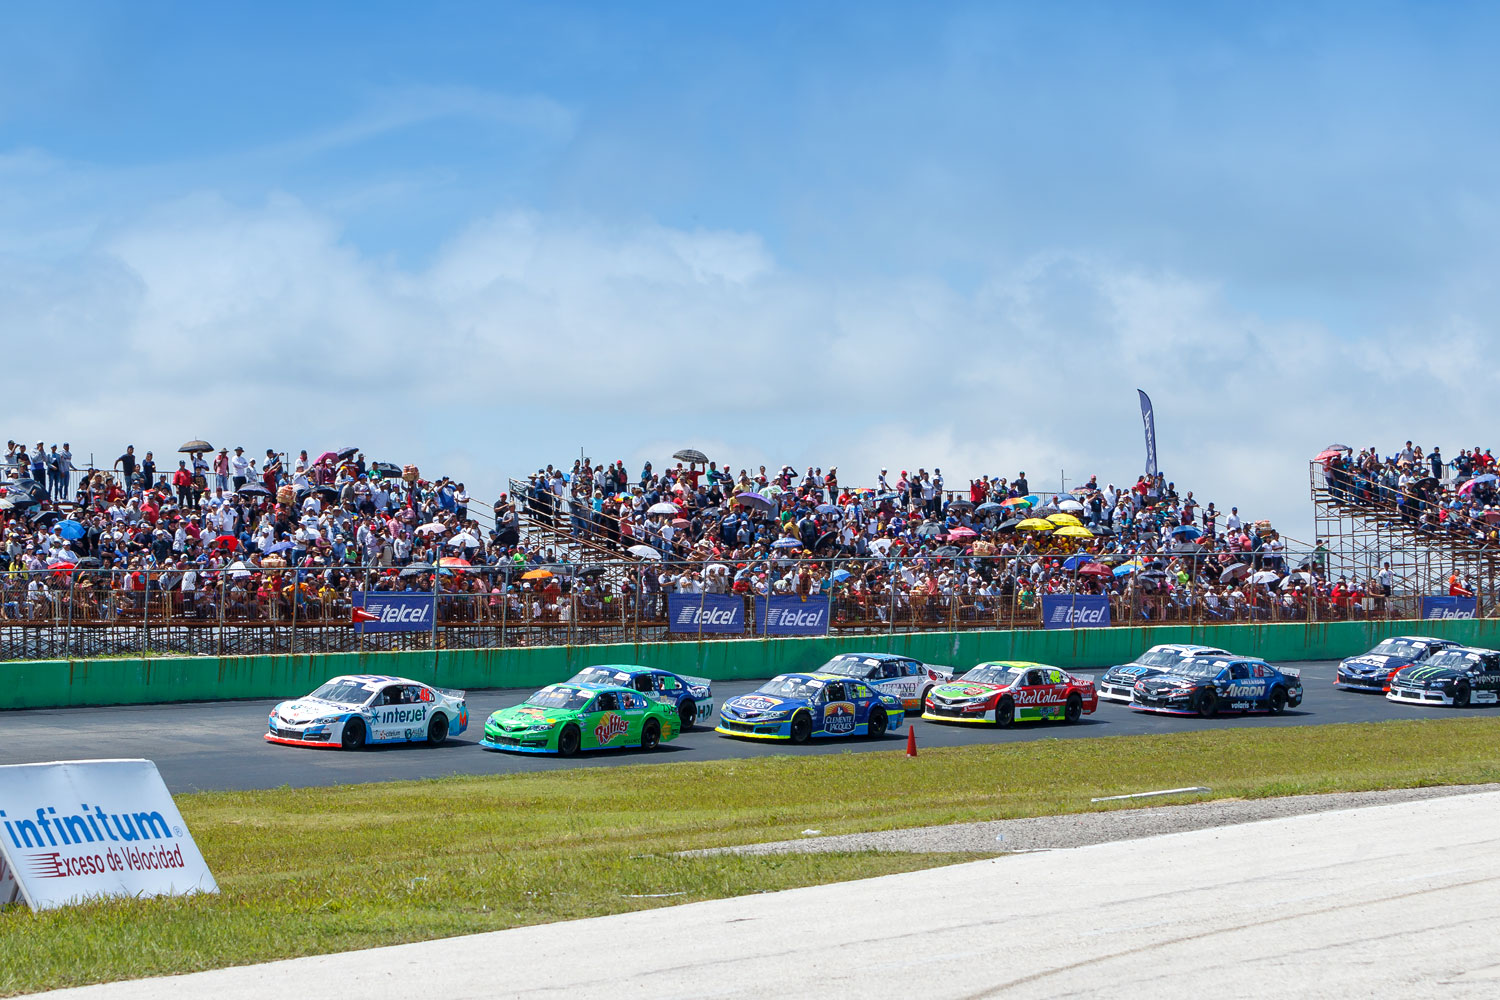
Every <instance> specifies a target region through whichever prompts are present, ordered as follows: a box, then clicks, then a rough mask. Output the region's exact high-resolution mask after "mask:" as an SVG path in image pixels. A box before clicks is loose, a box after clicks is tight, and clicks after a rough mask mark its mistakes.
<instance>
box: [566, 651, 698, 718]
mask: <svg viewBox="0 0 1500 1000" xmlns="http://www.w3.org/2000/svg"><path fill="white" fill-rule="evenodd" d="M568 683H570V684H613V685H617V686H619V687H627V688H630V689H631V690H632V691H640V692H641V693H642V694H644V695H645V696H646V697H648V698H655V699H656V700H657V701H660V702H663V703H664V704H667V705H670V706H672V709H673V710H674V711H675V712H676V713H677V721H678V723H679V724H680V725H681V726H682V730H683V732H686V731H687V730H689V729H692V728H693V726H694V725H695V724H697V723H700V722H701V723H705V724H706V723H707V722H708V721H709V720H710V719H712V718H713V717H714V692H713V686H712V684H711V683H710V682H709V680H708V679H707V678H704V677H684V676H683V675H682V674H674V673H672V671H670V670H658V669H657V668H655V667H642V666H639V665H637V664H626V663H603V664H600V665H598V666H593V667H584V668H583V669H582V670H580V671H579V672H578V673H576V674H574V675H573V677H572V679H571V680H569V681H568Z"/></svg>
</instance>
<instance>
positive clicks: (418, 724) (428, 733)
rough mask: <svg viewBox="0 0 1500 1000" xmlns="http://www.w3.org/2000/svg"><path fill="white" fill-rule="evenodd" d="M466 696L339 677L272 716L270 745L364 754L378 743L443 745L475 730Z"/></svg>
mask: <svg viewBox="0 0 1500 1000" xmlns="http://www.w3.org/2000/svg"><path fill="white" fill-rule="evenodd" d="M466 697H467V696H466V695H465V693H464V692H462V691H448V690H445V689H443V688H435V687H430V686H429V685H426V684H423V683H422V682H421V681H413V680H408V679H407V678H405V677H386V676H383V675H380V674H350V675H348V676H344V677H335V678H333V679H332V680H331V681H329V682H328V683H327V684H324V685H323V686H322V687H320V688H318V689H317V690H316V691H314V692H313V693H312V694H310V695H308V696H307V697H306V698H298V699H296V700H295V701H284V702H282V703H281V704H279V705H277V706H276V707H275V708H273V709H272V710H271V717H270V720H269V726H268V729H267V732H266V740H267V741H269V742H271V743H285V744H288V745H289V746H298V747H338V748H340V749H343V750H358V749H360V748H361V747H363V746H366V745H368V744H372V743H430V744H432V745H434V746H435V745H437V744H439V743H442V742H443V741H445V740H447V739H448V737H449V736H456V735H458V734H459V733H461V732H463V731H464V730H465V729H467V728H468V727H469V708H468V704H467V702H466V700H465V699H466Z"/></svg>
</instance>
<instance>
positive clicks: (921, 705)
mask: <svg viewBox="0 0 1500 1000" xmlns="http://www.w3.org/2000/svg"><path fill="white" fill-rule="evenodd" d="M931 697H932V685H931V684H929V685H927V686H926V687H924V688H923V689H922V700H921V701H919V702H917V711H918V712H925V711H927V699H928V698H931Z"/></svg>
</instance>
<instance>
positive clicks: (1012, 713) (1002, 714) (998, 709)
mask: <svg viewBox="0 0 1500 1000" xmlns="http://www.w3.org/2000/svg"><path fill="white" fill-rule="evenodd" d="M1015 721H1016V703H1015V702H1013V701H1011V700H1010V699H1009V698H1001V699H1000V704H998V705H996V706H995V725H997V726H999V727H1000V728H1001V729H1009V728H1010V726H1011V723H1013V722H1015Z"/></svg>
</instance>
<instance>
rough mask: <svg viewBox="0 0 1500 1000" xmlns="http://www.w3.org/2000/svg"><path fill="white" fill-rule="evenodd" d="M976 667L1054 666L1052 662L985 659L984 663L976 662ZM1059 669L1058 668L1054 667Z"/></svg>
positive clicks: (1022, 667)
mask: <svg viewBox="0 0 1500 1000" xmlns="http://www.w3.org/2000/svg"><path fill="white" fill-rule="evenodd" d="M974 666H975V667H1017V668H1019V669H1021V670H1026V669H1029V668H1031V667H1049V668H1050V667H1052V664H1050V663H1033V662H1032V661H1030V660H985V661H984V662H983V663H976V664H974ZM1053 669H1057V668H1053Z"/></svg>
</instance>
